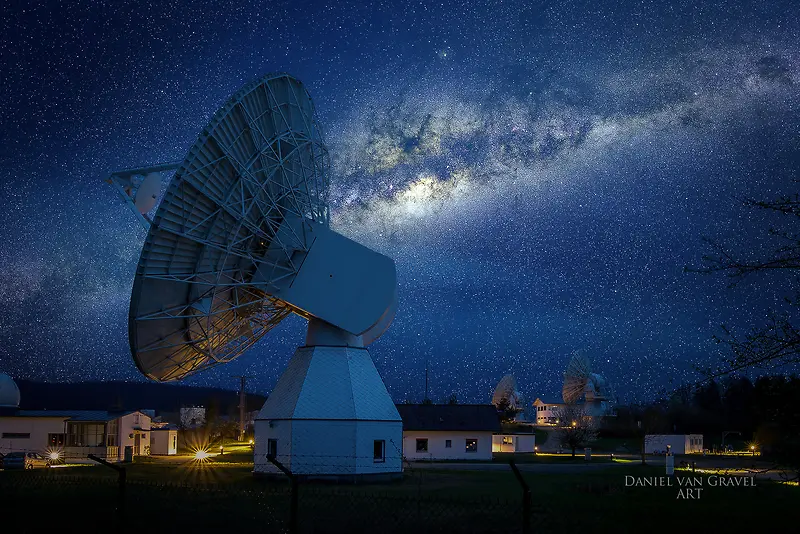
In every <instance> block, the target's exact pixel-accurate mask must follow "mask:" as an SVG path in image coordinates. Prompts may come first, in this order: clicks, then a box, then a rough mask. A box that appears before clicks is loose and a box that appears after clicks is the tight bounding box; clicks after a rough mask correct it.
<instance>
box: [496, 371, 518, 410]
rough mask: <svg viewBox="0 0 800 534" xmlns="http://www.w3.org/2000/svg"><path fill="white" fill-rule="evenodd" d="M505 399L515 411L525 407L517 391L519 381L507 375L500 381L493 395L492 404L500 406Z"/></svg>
mask: <svg viewBox="0 0 800 534" xmlns="http://www.w3.org/2000/svg"><path fill="white" fill-rule="evenodd" d="M504 398H505V399H506V400H507V401H508V403H509V406H511V407H512V408H514V409H515V410H519V409H522V408H523V407H524V401H523V400H522V395H520V393H519V391H518V390H517V381H516V380H515V379H514V375H506V376H504V377H503V378H501V379H500V382H498V383H497V387H495V389H494V395H492V404H494V405H495V406H499V405H500V402H501V401H502V400H503V399H504Z"/></svg>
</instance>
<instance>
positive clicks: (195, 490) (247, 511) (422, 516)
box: [0, 452, 800, 533]
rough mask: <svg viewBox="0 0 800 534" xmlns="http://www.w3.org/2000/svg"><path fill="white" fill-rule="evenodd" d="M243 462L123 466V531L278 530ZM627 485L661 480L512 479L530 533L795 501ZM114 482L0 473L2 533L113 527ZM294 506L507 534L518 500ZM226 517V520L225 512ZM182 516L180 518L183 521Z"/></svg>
mask: <svg viewBox="0 0 800 534" xmlns="http://www.w3.org/2000/svg"><path fill="white" fill-rule="evenodd" d="M247 457H248V455H247V453H244V452H242V453H236V454H225V455H223V456H222V457H212V458H211V459H209V461H207V462H204V463H199V462H194V461H191V460H190V459H189V458H188V457H184V458H182V459H174V458H173V459H170V460H159V459H147V460H143V461H136V462H135V463H133V464H131V465H128V466H126V470H127V474H128V480H129V482H130V483H129V484H128V489H127V495H126V499H127V502H128V503H129V504H128V505H127V506H128V508H131V509H137V510H140V509H141V510H148V513H147V514H145V515H143V516H141V514H138V515H136V514H134V515H132V516H131V517H128V518H126V520H125V522H124V526H125V527H127V528H128V529H130V530H131V531H139V529H141V528H147V527H148V525H150V526H152V518H154V517H158V518H159V521H160V522H161V524H163V525H164V526H165V527H166V526H167V525H173V524H174V525H177V526H180V527H195V528H196V529H199V530H198V531H207V530H209V529H211V528H225V529H226V530H230V529H232V528H238V527H241V528H248V527H254V526H258V527H259V528H260V529H261V530H265V531H271V529H273V530H279V529H281V528H283V526H285V522H286V520H287V513H288V512H287V510H288V503H289V498H288V483H287V482H285V481H280V480H278V481H265V480H260V479H254V478H253V477H252V475H251V470H252V463H250V462H248V461H247ZM542 458H544V456H542ZM569 460H571V459H569V458H568V457H565V460H559V461H569ZM580 462H583V460H582V459H580ZM676 473H677V478H681V479H685V478H686V477H688V476H693V475H692V474H691V473H689V472H686V471H676ZM626 476H627V477H662V476H664V469H663V468H662V467H650V466H641V465H638V464H637V463H636V462H632V463H631V464H630V465H625V466H611V465H609V466H608V467H607V468H601V469H597V470H593V471H591V472H588V471H587V472H575V473H567V474H564V473H533V472H523V477H524V479H525V481H526V482H527V484H528V485H529V487H530V489H531V493H532V500H533V510H534V517H533V521H534V523H535V526H534V530H535V531H537V532H565V531H572V530H575V529H588V530H590V531H591V532H593V533H595V532H627V531H633V530H637V531H638V530H641V529H642V528H645V527H646V528H649V530H651V531H655V532H662V531H668V530H672V529H683V528H685V527H686V525H691V526H692V528H693V529H713V530H714V531H721V532H725V531H728V532H741V531H746V530H752V531H755V532H768V531H771V530H773V529H778V528H780V527H783V526H785V518H786V517H787V513H789V511H791V510H793V508H790V504H791V505H793V504H794V503H795V502H796V501H797V499H798V497H800V488H798V487H791V486H786V485H782V484H779V483H776V482H770V481H761V480H759V481H757V483H756V485H755V487H741V486H739V487H719V486H718V485H717V486H713V485H711V481H712V479H710V478H709V475H706V474H697V475H694V476H697V477H699V480H700V481H701V482H702V484H703V485H702V486H701V487H702V491H701V492H700V495H699V498H698V499H680V498H678V497H679V494H678V492H679V490H680V489H681V488H680V487H679V486H678V485H677V478H673V479H672V481H673V485H672V486H671V487H629V486H626ZM629 480H630V479H629ZM115 481H116V474H115V473H114V472H113V471H112V470H111V469H109V468H106V467H99V466H98V467H94V466H92V467H74V468H70V467H67V468H60V469H48V470H43V469H42V470H35V471H33V472H30V471H29V472H22V471H16V472H0V493H2V494H3V495H4V496H5V498H4V510H6V512H4V514H5V515H4V519H6V520H8V521H9V525H10V526H12V527H13V526H14V525H16V526H17V527H20V526H25V525H27V528H28V531H30V529H31V525H33V524H36V525H37V526H41V527H44V526H47V525H49V523H47V521H52V523H53V525H55V526H58V525H59V524H61V525H62V526H63V516H62V515H61V514H65V513H66V514H69V513H72V514H74V512H75V510H79V509H88V508H91V509H92V510H93V512H92V513H93V514H95V515H97V517H96V519H97V521H98V523H97V524H98V525H103V528H106V527H107V526H108V524H109V522H110V523H113V522H114V521H115V516H114V506H115V503H116V502H117V501H116V496H117V486H116V482H115ZM693 489H694V488H693ZM299 495H300V514H301V518H302V521H301V526H302V527H303V529H305V530H306V531H312V530H313V531H320V532H340V531H347V532H361V531H369V528H368V527H369V526H370V525H372V524H373V523H376V522H384V523H381V526H380V527H379V530H380V531H391V530H394V529H397V530H408V529H411V530H414V529H416V530H422V531H425V530H426V529H427V528H432V527H436V528H439V529H443V530H444V531H448V532H459V531H472V532H482V531H493V530H494V529H495V528H497V530H503V531H504V532H513V531H515V530H514V529H515V528H518V527H519V522H520V519H521V508H520V503H521V489H520V486H519V484H518V482H517V480H516V478H515V477H514V475H513V473H512V472H511V471H510V470H508V471H505V470H504V471H454V470H436V469H435V468H431V469H416V470H414V469H413V468H412V469H411V470H407V471H406V473H405V475H404V477H403V479H402V480H399V481H396V482H392V483H383V484H359V485H336V484H330V483H327V484H326V483H319V482H318V483H304V484H302V485H301V486H300V493H299ZM45 504H46V509H47V510H48V514H36V513H35V511H34V513H33V514H31V513H29V512H27V509H28V508H29V507H30V506H36V507H42V506H45ZM5 505H8V506H5ZM87 507H88V508H87ZM62 508H63V510H62ZM234 509H235V510H237V512H236V514H233V513H232V512H231V511H232V510H234ZM187 510H191V514H189V515H187ZM140 516H141V517H140ZM93 517H94V516H93ZM31 522H33V523H31ZM59 522H61V523H59ZM148 522H149V523H148ZM46 524H47V525H46ZM422 525H424V526H422ZM656 527H657V528H656ZM23 530H24V529H23ZM123 530H124V529H123ZM151 530H152V529H151ZM34 531H39V530H37V529H34Z"/></svg>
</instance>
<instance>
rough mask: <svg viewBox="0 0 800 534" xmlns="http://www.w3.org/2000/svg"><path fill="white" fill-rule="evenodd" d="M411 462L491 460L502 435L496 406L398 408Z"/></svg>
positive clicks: (407, 405)
mask: <svg viewBox="0 0 800 534" xmlns="http://www.w3.org/2000/svg"><path fill="white" fill-rule="evenodd" d="M397 411H398V412H400V417H401V418H402V420H403V457H404V458H405V459H407V460H411V461H415V460H491V459H492V435H493V434H495V433H498V432H500V430H501V426H500V418H499V417H498V414H497V408H496V407H495V406H494V405H493V404H398V405H397Z"/></svg>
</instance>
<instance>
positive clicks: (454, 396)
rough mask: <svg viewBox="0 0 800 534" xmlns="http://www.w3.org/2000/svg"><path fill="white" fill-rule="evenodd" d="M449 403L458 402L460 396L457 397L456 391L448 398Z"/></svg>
mask: <svg viewBox="0 0 800 534" xmlns="http://www.w3.org/2000/svg"><path fill="white" fill-rule="evenodd" d="M447 404H458V398H456V394H455V393H453V394H452V395H450V397H449V398H448V399H447Z"/></svg>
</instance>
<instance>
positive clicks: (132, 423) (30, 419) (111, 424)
mask: <svg viewBox="0 0 800 534" xmlns="http://www.w3.org/2000/svg"><path fill="white" fill-rule="evenodd" d="M12 384H13V387H12ZM19 400H20V399H19V389H17V386H16V384H14V382H13V380H11V378H9V377H8V376H7V375H3V374H0V453H2V454H6V453H9V452H38V453H41V454H43V455H45V456H49V454H50V453H58V454H59V455H60V456H61V458H63V459H65V460H77V459H85V458H86V457H87V456H88V455H89V454H94V455H96V456H99V457H101V458H106V459H109V460H111V461H121V460H123V459H124V457H125V448H126V447H130V448H131V452H132V453H133V456H146V455H148V454H150V417H148V416H147V415H145V414H143V413H142V412H140V411H128V412H107V411H91V410H20V409H19Z"/></svg>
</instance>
